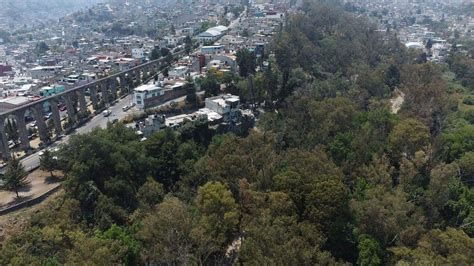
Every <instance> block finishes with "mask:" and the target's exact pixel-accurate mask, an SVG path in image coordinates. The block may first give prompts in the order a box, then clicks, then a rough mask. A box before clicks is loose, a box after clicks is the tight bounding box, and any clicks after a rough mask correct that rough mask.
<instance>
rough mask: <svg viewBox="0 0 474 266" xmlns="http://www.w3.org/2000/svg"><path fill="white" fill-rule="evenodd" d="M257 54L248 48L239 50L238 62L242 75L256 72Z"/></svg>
mask: <svg viewBox="0 0 474 266" xmlns="http://www.w3.org/2000/svg"><path fill="white" fill-rule="evenodd" d="M255 63H256V60H255V54H254V53H253V52H250V51H249V50H248V49H241V50H238V51H237V64H238V65H239V74H240V76H242V77H248V76H249V75H252V74H254V73H255V67H256V65H255Z"/></svg>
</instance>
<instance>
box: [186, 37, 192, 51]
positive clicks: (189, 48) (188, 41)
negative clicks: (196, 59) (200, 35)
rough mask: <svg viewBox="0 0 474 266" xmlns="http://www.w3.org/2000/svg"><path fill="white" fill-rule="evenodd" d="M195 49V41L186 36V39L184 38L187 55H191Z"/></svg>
mask: <svg viewBox="0 0 474 266" xmlns="http://www.w3.org/2000/svg"><path fill="white" fill-rule="evenodd" d="M192 49H193V40H192V39H191V37H189V36H186V38H184V50H185V51H186V53H187V54H189V53H191V51H192Z"/></svg>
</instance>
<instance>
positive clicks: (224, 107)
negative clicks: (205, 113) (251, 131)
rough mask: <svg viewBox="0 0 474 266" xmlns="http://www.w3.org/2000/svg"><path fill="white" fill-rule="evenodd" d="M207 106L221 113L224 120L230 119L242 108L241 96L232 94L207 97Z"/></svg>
mask: <svg viewBox="0 0 474 266" xmlns="http://www.w3.org/2000/svg"><path fill="white" fill-rule="evenodd" d="M205 107H206V108H207V109H209V110H212V111H214V112H216V113H218V114H219V115H221V116H222V117H223V118H224V121H229V120H231V119H232V118H234V116H235V115H236V113H237V111H238V110H239V109H240V98H239V96H235V95H231V94H226V95H220V96H216V97H211V98H206V102H205Z"/></svg>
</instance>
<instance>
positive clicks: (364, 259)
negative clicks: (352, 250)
mask: <svg viewBox="0 0 474 266" xmlns="http://www.w3.org/2000/svg"><path fill="white" fill-rule="evenodd" d="M358 249H359V257H358V258H357V265H363V266H365V265H371V266H372V265H382V257H383V252H382V249H381V247H380V245H379V243H378V242H377V240H375V239H373V238H372V237H370V236H369V235H366V234H362V235H360V236H359V244H358Z"/></svg>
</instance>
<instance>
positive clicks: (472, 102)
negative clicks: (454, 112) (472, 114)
mask: <svg viewBox="0 0 474 266" xmlns="http://www.w3.org/2000/svg"><path fill="white" fill-rule="evenodd" d="M462 103H463V104H467V105H474V96H472V95H469V96H466V98H464V100H463V101H462Z"/></svg>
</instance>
